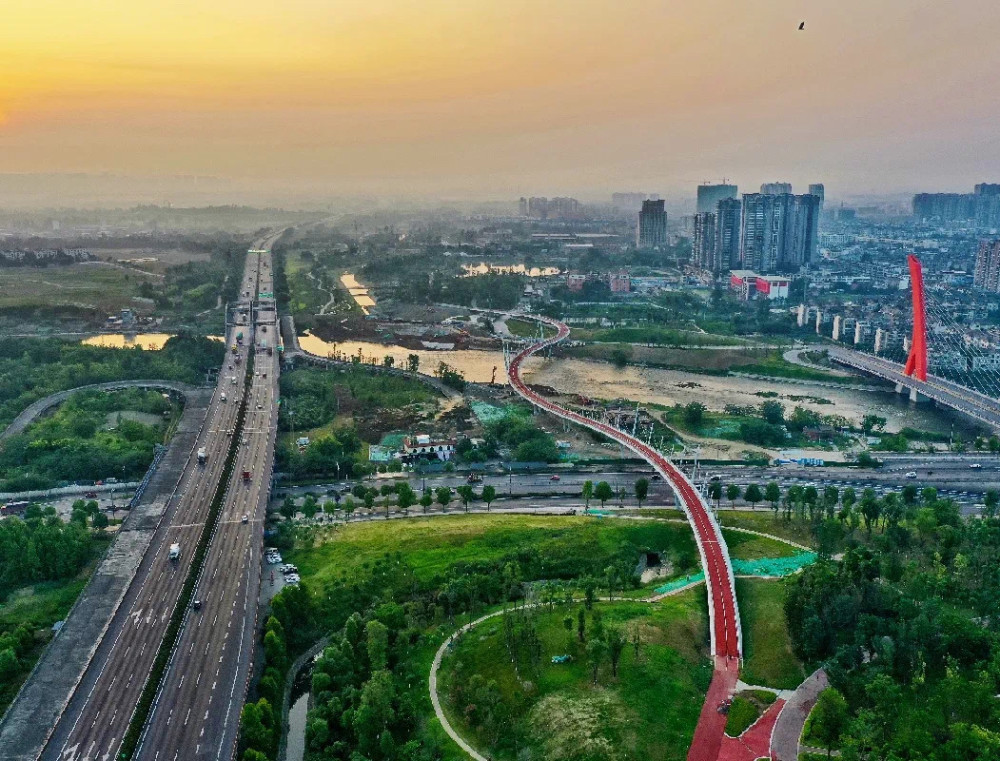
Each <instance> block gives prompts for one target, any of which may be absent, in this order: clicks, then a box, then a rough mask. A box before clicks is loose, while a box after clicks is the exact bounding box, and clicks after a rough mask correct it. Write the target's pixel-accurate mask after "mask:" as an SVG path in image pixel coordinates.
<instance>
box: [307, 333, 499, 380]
mask: <svg viewBox="0 0 1000 761" xmlns="http://www.w3.org/2000/svg"><path fill="white" fill-rule="evenodd" d="M299 346H300V347H301V348H302V350H303V351H306V352H309V353H310V354H315V355H317V356H319V357H329V358H331V359H340V360H344V361H349V360H351V359H352V358H353V357H360V358H361V362H362V363H363V364H366V365H373V364H374V365H381V364H383V363H384V359H385V357H387V356H388V357H392V360H393V366H395V367H399V368H403V369H405V368H407V366H408V362H409V357H410V355H411V354H415V355H416V356H417V357H418V359H419V366H418V371H419V372H422V373H424V374H426V375H433V374H434V372H435V371H436V370H437V369H438V366H439V365H440V364H441V363H442V362H444V363H445V364H446V365H449V366H450V367H453V368H454V369H456V370H458V371H459V372H461V373H462V374H463V375H464V376H465V379H466V380H467V381H473V382H476V383H489V382H490V380H491V379H492V378H493V369H494V368H496V382H497V383H505V382H506V376H505V374H504V365H503V353H502V352H499V351H476V350H473V349H443V350H440V351H437V350H433V349H407V348H406V347H405V346H400V345H399V344H379V343H373V342H371V341H324V340H323V339H322V338H319V337H317V336H314V335H312V334H311V333H310V332H308V331H306V333H305V334H303V335H301V336H299Z"/></svg>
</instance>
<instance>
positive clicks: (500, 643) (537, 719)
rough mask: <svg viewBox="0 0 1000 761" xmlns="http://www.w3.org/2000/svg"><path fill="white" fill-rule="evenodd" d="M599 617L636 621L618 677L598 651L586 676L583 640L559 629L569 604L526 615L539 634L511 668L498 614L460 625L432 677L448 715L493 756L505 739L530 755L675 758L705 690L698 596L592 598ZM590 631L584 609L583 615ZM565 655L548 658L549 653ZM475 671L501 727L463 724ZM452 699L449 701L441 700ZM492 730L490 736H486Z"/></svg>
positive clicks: (508, 748)
mask: <svg viewBox="0 0 1000 761" xmlns="http://www.w3.org/2000/svg"><path fill="white" fill-rule="evenodd" d="M594 610H595V611H600V612H601V615H602V620H603V624H604V625H605V626H609V625H616V626H621V627H623V629H624V630H626V631H628V629H629V628H630V627H638V630H639V632H640V638H641V644H640V648H639V656H638V659H637V658H636V656H635V654H634V651H633V649H632V647H631V646H628V647H626V648H625V650H624V652H623V654H622V657H621V662H620V664H619V667H618V674H617V677H613V676H612V674H611V667H610V664H609V663H608V662H607V660H606V659H605V660H604V661H603V662H602V665H601V666H600V668H599V671H598V684H597V685H596V686H595V685H594V684H593V683H592V678H591V677H592V673H591V669H590V666H589V664H588V661H587V653H586V646H585V645H583V644H581V643H580V642H579V639H578V637H577V636H576V633H575V632H576V629H575V626H576V624H575V618H574V629H573V631H572V632H567V630H566V629H565V628H564V625H563V619H564V617H565V616H567V615H570V614H572V615H573V616H574V617H575V615H576V613H577V606H573V607H572V608H568V609H567V608H559V607H557V608H556V609H555V610H554V611H552V612H548V611H545V612H541V613H539V614H537V616H536V617H535V626H536V631H537V633H538V637H539V639H540V640H541V642H542V647H541V657H540V659H539V661H538V665H537V667H536V666H533V665H532V664H531V662H530V658H528V657H527V656H526V655H525V654H524V653H523V652H519V656H518V671H517V673H515V669H514V665H513V664H512V663H511V658H510V656H509V655H508V650H507V647H506V645H505V642H504V634H503V623H502V621H501V619H500V618H496V619H491V620H490V621H487V622H485V623H483V624H481V625H480V627H479V628H477V629H474V630H472V631H471V632H469V633H468V634H467V635H465V637H463V639H462V640H461V642H460V643H459V644H458V645H457V646H456V648H455V649H454V651H453V652H452V653H450V654H449V655H448V656H447V657H446V659H445V661H444V666H443V669H442V676H441V679H440V681H439V686H440V691H441V694H442V697H443V698H445V699H446V703H445V705H446V706H447V708H446V710H447V713H448V716H449V720H451V721H452V722H453V724H454V725H455V726H457V727H461V729H460V730H459V731H460V732H461V733H462V734H463V735H464V736H466V737H467V738H469V739H470V740H471V742H472V744H473V745H474V746H476V747H477V748H478V749H479V750H480V751H481V752H485V753H487V754H488V755H489V756H490V757H491V758H493V759H498V760H499V759H514V758H515V757H516V755H515V751H514V748H513V745H514V742H513V738H515V737H516V738H517V741H518V743H519V744H521V747H522V748H523V747H528V748H530V749H531V751H532V755H531V757H532V758H545V759H548V760H550V761H560V760H562V759H565V760H568V759H574V760H580V761H583V760H584V759H595V760H596V759H602V760H603V759H611V760H614V759H626V758H643V759H648V760H649V761H666V760H667V759H683V758H685V757H686V755H687V750H688V746H689V745H690V742H691V738H692V736H693V733H694V727H695V724H696V723H697V720H698V714H699V712H700V709H701V704H702V701H703V700H704V694H705V690H706V689H707V687H708V682H709V680H710V678H711V670H710V667H709V665H708V661H707V660H706V649H705V648H706V642H707V630H706V625H707V624H706V620H707V613H706V610H705V596H704V594H703V593H702V592H701V591H700V590H691V591H689V592H685V593H683V594H681V595H678V596H676V597H672V598H668V599H666V600H663V601H662V602H660V603H658V604H655V605H649V604H640V603H617V602H616V603H599V604H598V605H596V606H595V609H594ZM587 625H588V627H591V628H590V629H588V630H589V631H592V626H593V614H590V615H588V617H587ZM565 654H568V655H572V656H573V660H572V661H571V662H569V663H565V664H553V663H551V658H552V656H554V655H565ZM475 675H479V676H481V677H482V679H483V680H484V681H485V682H486V683H488V682H490V681H494V682H495V683H496V685H497V687H498V689H499V694H500V697H501V701H502V705H503V706H504V710H505V711H508V710H509V712H510V715H511V723H512V724H513V727H512V728H509V729H506V730H504V731H503V732H501V733H496V732H492V733H491V731H490V730H489V729H486V728H483V729H481V730H479V731H477V730H474V729H472V728H471V727H470V726H469V721H468V720H467V719H466V716H471V717H472V720H473V721H475V718H474V717H475V715H474V714H469V713H468V711H467V701H468V699H469V697H470V695H469V694H468V690H469V689H470V685H472V684H473V682H471V681H470V680H472V679H473V677H474V676H475ZM453 699H454V700H458V701H459V702H458V704H455V703H450V702H447V701H448V700H453ZM491 734H492V736H491Z"/></svg>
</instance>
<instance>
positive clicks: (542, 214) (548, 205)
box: [518, 197, 586, 219]
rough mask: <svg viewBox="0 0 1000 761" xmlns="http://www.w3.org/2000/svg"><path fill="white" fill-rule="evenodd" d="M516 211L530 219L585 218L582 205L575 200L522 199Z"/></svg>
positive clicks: (561, 198)
mask: <svg viewBox="0 0 1000 761" xmlns="http://www.w3.org/2000/svg"><path fill="white" fill-rule="evenodd" d="M518 210H519V211H520V213H521V216H522V217H529V218H530V219H581V218H583V217H584V216H586V209H585V207H584V205H583V204H582V203H580V202H579V201H577V200H576V199H575V198H563V197H557V198H544V197H533V198H524V197H522V198H521V199H520V200H519V201H518Z"/></svg>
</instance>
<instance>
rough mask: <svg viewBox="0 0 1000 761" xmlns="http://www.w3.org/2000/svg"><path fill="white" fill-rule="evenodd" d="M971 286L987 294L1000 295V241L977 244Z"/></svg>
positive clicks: (984, 241)
mask: <svg viewBox="0 0 1000 761" xmlns="http://www.w3.org/2000/svg"><path fill="white" fill-rule="evenodd" d="M972 283H973V285H974V286H975V287H976V288H978V289H980V290H982V291H987V292H989V293H1000V240H983V241H980V242H979V251H978V252H977V253H976V270H975V272H974V273H973V278H972Z"/></svg>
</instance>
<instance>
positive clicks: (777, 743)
mask: <svg viewBox="0 0 1000 761" xmlns="http://www.w3.org/2000/svg"><path fill="white" fill-rule="evenodd" d="M829 686H830V680H829V679H828V678H827V676H826V672H825V671H824V670H823V669H817V670H816V671H814V672H813V673H812V674H810V675H809V676H808V677H807V678H806V680H805V681H804V682H803V683H802V684H800V685H799V686H798V687H797V688H796V690H795V692H793V693H792V696H791V697H790V698H789V699H788V702H787V703H786V704H785V707H784V709H783V710H782V712H781V713H780V714H779V716H778V721H777V723H776V724H775V726H774V732H773V734H772V735H771V753H772V756H771V757H772V758H773V759H774V761H798V757H799V740H800V738H801V737H802V729H803V728H804V727H805V724H806V718H807V717H808V716H809V712H810V711H811V710H812V709H813V706H814V705H816V699H817V698H818V697H819V694H820V693H821V692H822V691H823V690H825V689H826V688H827V687H829Z"/></svg>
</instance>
